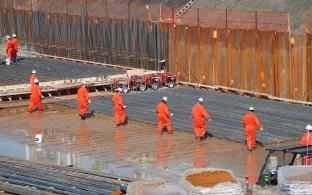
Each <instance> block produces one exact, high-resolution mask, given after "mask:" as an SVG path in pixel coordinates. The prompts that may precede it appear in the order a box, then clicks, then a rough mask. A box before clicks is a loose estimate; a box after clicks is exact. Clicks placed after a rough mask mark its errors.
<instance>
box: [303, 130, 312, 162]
mask: <svg viewBox="0 0 312 195" xmlns="http://www.w3.org/2000/svg"><path fill="white" fill-rule="evenodd" d="M306 130H307V132H306V133H305V134H304V135H303V136H302V138H301V143H302V144H303V145H307V146H311V145H312V126H311V125H307V126H306ZM303 164H304V165H312V154H310V155H304V156H303Z"/></svg>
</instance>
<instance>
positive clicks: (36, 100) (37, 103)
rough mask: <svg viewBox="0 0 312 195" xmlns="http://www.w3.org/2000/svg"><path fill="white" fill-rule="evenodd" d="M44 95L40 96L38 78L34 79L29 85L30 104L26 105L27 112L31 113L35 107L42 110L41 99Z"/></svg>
mask: <svg viewBox="0 0 312 195" xmlns="http://www.w3.org/2000/svg"><path fill="white" fill-rule="evenodd" d="M43 98H44V97H43V96H42V93H41V89H40V87H39V81H38V79H35V80H34V85H33V86H31V94H30V104H29V107H28V112H30V113H32V112H33V111H34V108H35V107H37V109H38V110H39V111H43V107H42V102H41V100H42V99H43Z"/></svg>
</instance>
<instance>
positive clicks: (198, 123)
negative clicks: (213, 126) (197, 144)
mask: <svg viewBox="0 0 312 195" xmlns="http://www.w3.org/2000/svg"><path fill="white" fill-rule="evenodd" d="M203 101H204V99H203V98H198V101H197V104H196V105H195V106H194V107H193V109H192V116H193V127H194V133H195V138H196V140H197V141H201V140H202V139H204V138H205V136H206V135H207V133H206V132H207V131H206V128H207V126H206V122H205V120H208V121H209V123H210V121H211V117H210V115H209V114H208V112H207V111H206V109H205V107H204V106H203Z"/></svg>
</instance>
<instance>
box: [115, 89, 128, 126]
mask: <svg viewBox="0 0 312 195" xmlns="http://www.w3.org/2000/svg"><path fill="white" fill-rule="evenodd" d="M121 91H122V89H121V88H117V89H116V93H115V95H114V96H113V98H112V104H113V106H114V112H115V123H116V126H120V125H126V124H127V123H128V121H127V120H128V119H127V111H126V107H127V106H125V105H124V103H123V99H122V96H121Z"/></svg>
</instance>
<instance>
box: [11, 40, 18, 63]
mask: <svg viewBox="0 0 312 195" xmlns="http://www.w3.org/2000/svg"><path fill="white" fill-rule="evenodd" d="M12 44H13V50H12V58H13V59H16V56H17V52H18V41H17V38H12Z"/></svg>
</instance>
